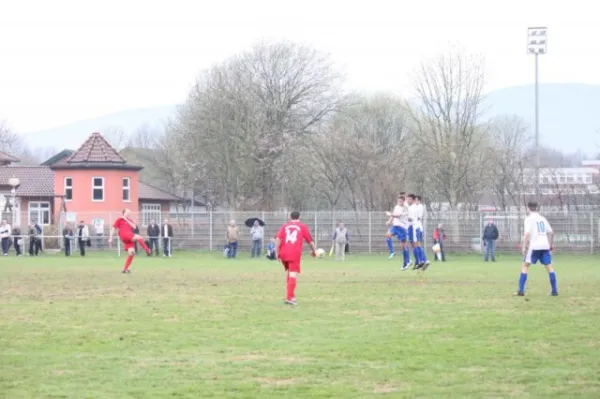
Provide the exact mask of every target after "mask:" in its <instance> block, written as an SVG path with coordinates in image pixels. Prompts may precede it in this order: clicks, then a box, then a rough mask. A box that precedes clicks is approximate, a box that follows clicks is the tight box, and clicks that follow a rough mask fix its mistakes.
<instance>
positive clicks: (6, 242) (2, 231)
mask: <svg viewBox="0 0 600 399" xmlns="http://www.w3.org/2000/svg"><path fill="white" fill-rule="evenodd" d="M10 233H11V228H10V224H8V223H7V222H6V220H3V221H2V224H0V237H1V238H2V255H4V256H8V250H9V249H10Z"/></svg>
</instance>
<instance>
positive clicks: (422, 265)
mask: <svg viewBox="0 0 600 399" xmlns="http://www.w3.org/2000/svg"><path fill="white" fill-rule="evenodd" d="M406 199H407V202H408V222H409V227H408V240H409V241H410V244H411V246H412V249H413V254H414V256H415V266H414V267H413V269H415V270H418V269H423V271H425V270H427V268H428V267H429V261H428V260H427V255H426V254H425V250H424V249H423V247H422V246H421V241H423V225H422V224H421V211H422V210H421V208H419V204H418V203H417V196H416V195H414V194H408V196H407V197H406Z"/></svg>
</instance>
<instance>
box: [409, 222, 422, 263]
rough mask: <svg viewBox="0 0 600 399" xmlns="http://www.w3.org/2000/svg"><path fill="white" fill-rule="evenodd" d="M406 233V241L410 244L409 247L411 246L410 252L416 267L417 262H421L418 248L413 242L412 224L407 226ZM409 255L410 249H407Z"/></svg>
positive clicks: (413, 231) (413, 229) (413, 230)
mask: <svg viewBox="0 0 600 399" xmlns="http://www.w3.org/2000/svg"><path fill="white" fill-rule="evenodd" d="M407 235H408V242H409V244H410V248H412V252H413V256H414V257H415V264H414V267H413V269H414V268H418V267H419V264H420V263H421V262H420V260H419V250H418V249H417V246H416V243H415V239H416V237H415V228H414V226H408V231H407ZM408 256H409V257H410V251H409V255H408Z"/></svg>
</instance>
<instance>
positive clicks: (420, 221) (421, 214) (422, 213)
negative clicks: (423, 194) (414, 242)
mask: <svg viewBox="0 0 600 399" xmlns="http://www.w3.org/2000/svg"><path fill="white" fill-rule="evenodd" d="M417 209H418V215H419V219H418V222H417V223H418V226H419V227H421V228H422V227H423V220H425V207H424V206H423V204H418V205H417Z"/></svg>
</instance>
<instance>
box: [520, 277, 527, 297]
mask: <svg viewBox="0 0 600 399" xmlns="http://www.w3.org/2000/svg"><path fill="white" fill-rule="evenodd" d="M526 282H527V273H521V277H520V278H519V292H525V283H526Z"/></svg>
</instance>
